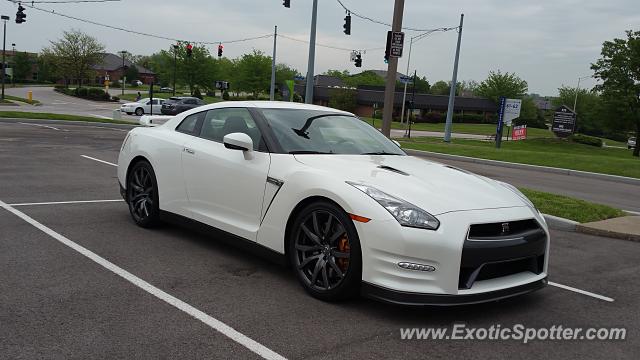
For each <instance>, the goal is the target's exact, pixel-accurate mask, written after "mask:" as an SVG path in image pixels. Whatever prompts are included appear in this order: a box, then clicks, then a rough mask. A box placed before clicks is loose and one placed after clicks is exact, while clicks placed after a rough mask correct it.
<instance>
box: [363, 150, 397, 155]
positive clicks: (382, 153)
mask: <svg viewBox="0 0 640 360" xmlns="http://www.w3.org/2000/svg"><path fill="white" fill-rule="evenodd" d="M360 155H400V154H398V153H390V152H386V151H374V152H366V153H362V154H360Z"/></svg>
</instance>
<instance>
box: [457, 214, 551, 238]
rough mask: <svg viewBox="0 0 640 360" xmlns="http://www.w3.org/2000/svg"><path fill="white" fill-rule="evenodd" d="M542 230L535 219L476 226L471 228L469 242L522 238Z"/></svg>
mask: <svg viewBox="0 0 640 360" xmlns="http://www.w3.org/2000/svg"><path fill="white" fill-rule="evenodd" d="M536 230H542V228H541V227H540V224H538V222H537V221H536V220H534V219H527V220H518V221H505V222H499V223H490V224H475V225H471V227H470V228H469V240H498V239H501V238H513V237H518V236H522V235H524V234H527V233H530V232H532V231H536Z"/></svg>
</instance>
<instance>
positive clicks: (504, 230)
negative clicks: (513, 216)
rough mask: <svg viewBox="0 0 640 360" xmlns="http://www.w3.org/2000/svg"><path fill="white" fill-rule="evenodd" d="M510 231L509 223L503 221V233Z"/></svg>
mask: <svg viewBox="0 0 640 360" xmlns="http://www.w3.org/2000/svg"><path fill="white" fill-rule="evenodd" d="M508 233H509V223H502V235H506V234H508Z"/></svg>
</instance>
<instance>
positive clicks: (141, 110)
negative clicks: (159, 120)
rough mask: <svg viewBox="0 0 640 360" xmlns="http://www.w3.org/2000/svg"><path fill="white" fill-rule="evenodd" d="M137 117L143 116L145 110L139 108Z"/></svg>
mask: <svg viewBox="0 0 640 360" xmlns="http://www.w3.org/2000/svg"><path fill="white" fill-rule="evenodd" d="M136 115H137V116H142V115H144V109H142V108H137V109H136Z"/></svg>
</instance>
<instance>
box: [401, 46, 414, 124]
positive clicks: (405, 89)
mask: <svg viewBox="0 0 640 360" xmlns="http://www.w3.org/2000/svg"><path fill="white" fill-rule="evenodd" d="M415 38H416V37H415V36H412V37H411V42H409V56H408V57H407V71H406V72H405V73H404V74H405V75H409V66H410V65H411V49H412V48H413V39H415ZM413 83H414V84H413V85H414V87H415V81H414V82H413ZM408 84H409V83H408V82H406V81H405V82H404V91H403V92H402V114H400V125H402V124H404V104H405V102H406V101H407V85H408Z"/></svg>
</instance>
